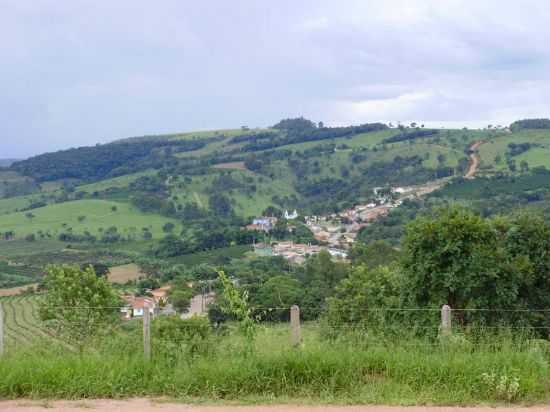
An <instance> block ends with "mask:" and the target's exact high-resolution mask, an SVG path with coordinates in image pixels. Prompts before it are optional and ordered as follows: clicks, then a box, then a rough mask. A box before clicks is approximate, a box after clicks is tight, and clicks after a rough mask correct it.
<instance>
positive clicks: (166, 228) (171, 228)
mask: <svg viewBox="0 0 550 412" xmlns="http://www.w3.org/2000/svg"><path fill="white" fill-rule="evenodd" d="M175 227H176V226H175V225H174V224H173V223H172V222H168V223H165V224H164V226H162V231H163V232H164V233H171V232H173V231H174V228H175Z"/></svg>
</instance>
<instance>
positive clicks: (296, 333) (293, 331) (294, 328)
mask: <svg viewBox="0 0 550 412" xmlns="http://www.w3.org/2000/svg"><path fill="white" fill-rule="evenodd" d="M300 328H301V326H300V308H299V307H298V305H293V306H292V307H291V308H290V340H291V343H292V346H298V345H299V344H300V342H301V341H302V333H301V330H300Z"/></svg>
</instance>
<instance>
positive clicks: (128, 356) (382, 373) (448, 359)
mask: <svg viewBox="0 0 550 412" xmlns="http://www.w3.org/2000/svg"><path fill="white" fill-rule="evenodd" d="M153 339H154V340H153V360H152V361H151V362H146V361H144V360H143V357H142V353H141V351H140V349H141V348H140V345H141V340H140V336H139V333H138V330H136V331H134V332H129V333H127V334H124V335H122V334H121V335H119V336H118V337H117V338H110V339H109V340H108V341H104V342H101V343H96V344H95V345H94V346H95V348H94V349H89V350H85V351H84V353H83V354H82V355H80V354H78V353H71V352H70V351H68V350H67V348H58V349H56V348H55V346H54V345H52V344H51V341H50V342H49V343H48V344H47V345H46V344H41V342H37V344H36V345H34V346H32V347H26V348H19V349H17V350H13V351H10V353H7V354H6V355H5V356H4V357H3V358H1V360H0V398H19V397H31V398H68V399H79V398H100V397H113V398H121V397H122V398H123V397H134V396H168V397H173V398H180V399H185V400H186V401H189V400H200V401H205V400H206V401H219V400H223V401H232V400H238V401H239V402H247V401H254V402H296V401H298V402H315V403H369V404H458V405H463V404H476V403H507V402H519V403H541V402H546V401H548V400H549V395H548V393H549V390H548V389H550V373H549V372H550V371H549V368H548V359H549V358H548V354H547V353H545V351H544V348H542V349H541V347H540V346H537V345H534V344H532V343H529V342H528V341H518V340H514V339H508V338H498V340H497V341H493V342H492V344H480V345H467V344H465V343H464V342H463V341H460V340H458V341H456V342H455V343H451V344H446V345H441V344H439V343H434V342H433V341H432V342H428V341H424V340H414V339H404V340H401V341H396V340H393V343H391V341H386V342H382V341H378V342H375V341H373V340H371V339H370V338H368V337H366V336H364V337H363V338H358V337H357V336H351V335H346V336H344V337H342V338H340V339H338V340H337V341H331V342H329V341H325V340H322V339H321V338H320V337H319V334H318V333H317V328H314V327H307V328H306V330H305V331H304V343H303V344H302V345H301V347H299V348H292V347H291V346H290V343H289V333H288V330H287V328H286V327H284V328H283V327H281V326H276V327H267V328H263V329H262V330H261V331H260V333H259V335H258V337H257V340H256V342H255V344H254V347H252V348H248V349H247V345H246V344H245V343H244V342H243V341H242V340H241V338H240V337H238V336H236V335H235V333H229V334H227V335H223V336H218V335H214V336H212V338H211V339H210V341H203V342H201V344H200V345H196V344H193V343H191V344H190V343H187V344H185V343H181V342H180V343H169V344H167V343H166V342H159V341H156V340H155V338H154V337H153Z"/></svg>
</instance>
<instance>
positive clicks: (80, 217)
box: [78, 216, 86, 223]
mask: <svg viewBox="0 0 550 412" xmlns="http://www.w3.org/2000/svg"><path fill="white" fill-rule="evenodd" d="M85 220H86V216H78V222H79V223H82V222H84V221H85Z"/></svg>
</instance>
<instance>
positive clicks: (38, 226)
mask: <svg viewBox="0 0 550 412" xmlns="http://www.w3.org/2000/svg"><path fill="white" fill-rule="evenodd" d="M113 208H116V210H113ZM32 214H33V215H34V217H32V218H29V217H27V216H26V213H23V212H19V213H11V214H7V215H2V216H0V227H2V229H3V230H4V231H7V230H13V231H15V234H16V236H17V237H19V238H22V237H24V236H25V235H28V234H30V233H37V232H38V231H42V232H44V233H50V234H51V235H52V236H54V237H57V235H58V234H59V233H62V232H65V231H68V229H69V228H71V229H72V232H73V233H84V232H85V231H89V232H90V233H92V234H95V235H98V234H100V232H101V231H100V229H101V228H102V229H105V230H106V229H108V228H109V227H111V226H115V227H117V229H118V231H119V233H123V234H129V233H132V232H135V233H137V234H139V233H140V231H141V229H142V228H143V227H148V228H150V231H151V233H152V234H153V237H154V238H159V237H162V236H163V232H162V226H163V225H164V224H165V223H167V222H170V221H171V222H173V223H174V224H175V225H176V230H180V228H179V226H180V225H179V223H178V222H177V221H175V220H172V219H168V218H165V217H162V216H159V215H155V214H145V213H142V212H140V211H139V210H137V209H136V208H134V207H132V206H131V205H129V204H126V203H120V202H112V201H106V200H77V201H72V202H66V203H60V204H53V205H49V206H46V207H42V208H39V209H34V210H33V211H32ZM80 216H84V217H85V219H84V220H83V221H82V222H80V221H79V217H80Z"/></svg>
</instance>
